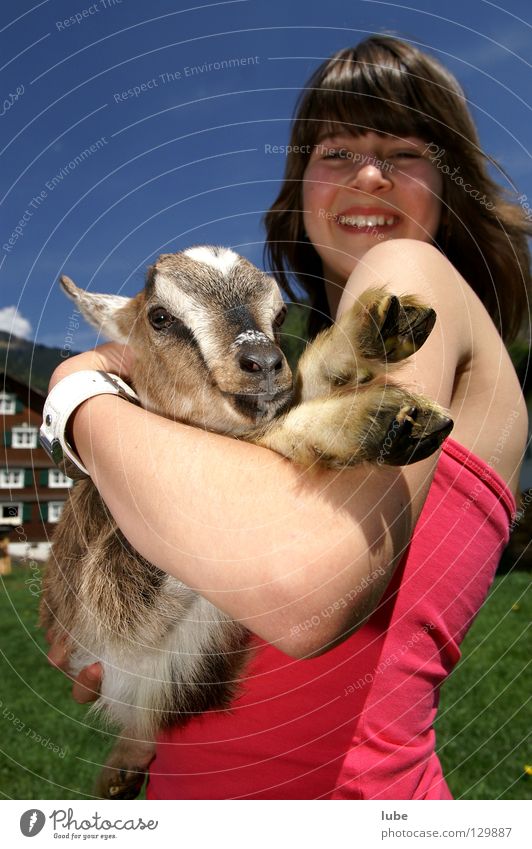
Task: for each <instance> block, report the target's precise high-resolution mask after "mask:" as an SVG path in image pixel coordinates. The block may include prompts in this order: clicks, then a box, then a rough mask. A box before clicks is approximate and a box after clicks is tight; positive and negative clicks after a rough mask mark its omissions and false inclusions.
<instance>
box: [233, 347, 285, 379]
mask: <svg viewBox="0 0 532 849" xmlns="http://www.w3.org/2000/svg"><path fill="white" fill-rule="evenodd" d="M238 364H239V366H240V368H241V369H242V371H247V372H257V373H259V372H264V373H266V374H269V373H271V372H272V371H279V370H280V369H281V368H282V366H283V355H282V353H281V351H280V350H279V348H275V347H274V346H273V345H272V347H271V348H263V347H260V348H252V347H251V346H250V347H249V348H247V347H246V348H245V349H243V350H240V353H239V357H238Z"/></svg>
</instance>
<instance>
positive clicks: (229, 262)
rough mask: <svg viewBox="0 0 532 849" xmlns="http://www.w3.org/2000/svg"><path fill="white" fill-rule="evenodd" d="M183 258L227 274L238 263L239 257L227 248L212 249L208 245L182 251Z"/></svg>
mask: <svg viewBox="0 0 532 849" xmlns="http://www.w3.org/2000/svg"><path fill="white" fill-rule="evenodd" d="M183 253H184V254H185V256H189V257H190V258H191V259H195V260H196V262H202V263H204V264H205V265H210V266H211V267H212V268H215V269H216V270H217V271H221V272H222V274H227V272H229V271H231V269H232V268H233V267H234V266H235V265H236V263H237V262H238V261H239V259H240V257H239V256H238V254H235V252H234V251H232V250H230V249H229V248H213V247H211V246H210V245H200V246H199V247H196V248H188V250H186V251H183Z"/></svg>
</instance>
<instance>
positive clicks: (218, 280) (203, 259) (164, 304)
mask: <svg viewBox="0 0 532 849" xmlns="http://www.w3.org/2000/svg"><path fill="white" fill-rule="evenodd" d="M61 283H62V286H63V288H64V290H65V291H66V293H67V294H68V295H69V296H70V297H71V298H72V299H73V300H74V301H75V302H76V304H77V307H78V309H79V311H80V312H81V313H82V315H83V316H84V317H85V318H86V319H87V321H88V322H89V323H90V324H92V325H94V326H96V327H97V328H98V329H99V330H100V331H101V332H102V334H103V335H104V336H106V337H107V338H109V339H112V340H114V341H119V342H123V343H127V344H128V345H130V346H131V347H132V348H133V350H134V352H135V354H136V363H135V369H134V373H133V375H132V377H133V383H134V386H135V389H136V391H137V393H138V394H139V396H140V398H141V401H142V404H143V406H145V407H146V408H147V409H150V410H153V411H154V412H157V413H159V414H160V415H164V416H167V417H171V418H176V419H180V420H182V421H187V422H191V423H193V424H199V425H203V426H206V427H208V428H210V429H213V430H218V431H227V432H231V433H237V434H238V433H244V432H245V431H246V430H249V429H250V428H252V427H254V426H256V425H258V424H260V423H263V422H267V421H269V420H270V419H272V418H273V417H274V416H275V415H277V414H278V413H279V412H281V410H283V409H284V408H286V407H287V406H288V405H289V403H290V400H291V393H292V375H291V372H290V368H289V366H288V364H287V362H286V359H285V357H284V355H283V353H282V351H281V349H280V348H279V345H278V342H279V328H280V326H281V324H282V321H283V319H284V315H285V312H286V307H285V305H284V303H283V299H282V297H281V293H280V290H279V288H278V286H277V284H276V282H275V280H273V278H272V277H270V276H268V275H267V274H265V273H264V272H262V271H260V270H259V269H258V268H256V267H255V266H254V265H252V264H251V263H250V262H248V261H247V260H246V259H244V258H243V257H240V256H238V255H237V254H235V253H234V252H233V251H231V250H228V249H226V248H219V247H211V246H201V247H194V248H189V249H188V250H186V251H184V252H182V253H175V254H163V255H162V256H160V257H159V259H158V260H157V262H156V263H155V264H154V265H152V266H151V267H150V268H149V269H148V274H147V278H146V285H145V287H144V289H143V291H142V292H140V293H139V294H138V295H136V296H135V297H134V298H125V297H121V296H115V295H99V294H92V293H90V292H85V291H84V290H82V289H79V288H78V287H77V286H76V285H75V284H74V283H73V282H72V280H70V279H69V278H68V277H62V278H61Z"/></svg>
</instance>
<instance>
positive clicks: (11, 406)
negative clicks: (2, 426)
mask: <svg viewBox="0 0 532 849" xmlns="http://www.w3.org/2000/svg"><path fill="white" fill-rule="evenodd" d="M16 411H17V396H16V395H13V393H12V392H0V414H1V415H4V416H12V415H14V414H15V413H16Z"/></svg>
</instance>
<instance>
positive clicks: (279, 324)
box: [273, 307, 287, 327]
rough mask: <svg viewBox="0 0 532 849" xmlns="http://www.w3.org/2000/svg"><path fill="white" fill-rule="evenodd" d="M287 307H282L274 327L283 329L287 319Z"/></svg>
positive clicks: (275, 319) (274, 321)
mask: <svg viewBox="0 0 532 849" xmlns="http://www.w3.org/2000/svg"><path fill="white" fill-rule="evenodd" d="M286 312H287V310H286V307H282V308H281V309H280V310H279V312H278V313H277V315H276V316H275V318H274V320H273V326H274V327H282V326H283V324H284V320H285V318H286Z"/></svg>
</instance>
